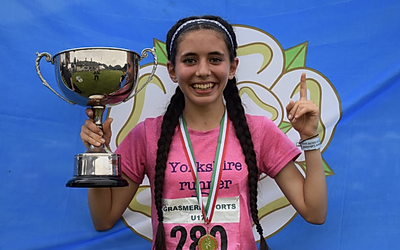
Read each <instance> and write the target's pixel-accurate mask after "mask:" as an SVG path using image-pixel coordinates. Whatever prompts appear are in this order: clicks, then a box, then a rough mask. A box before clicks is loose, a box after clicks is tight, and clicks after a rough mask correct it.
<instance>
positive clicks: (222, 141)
mask: <svg viewBox="0 0 400 250" xmlns="http://www.w3.org/2000/svg"><path fill="white" fill-rule="evenodd" d="M179 125H180V127H179V130H180V136H181V141H182V145H183V146H184V147H183V148H184V152H185V154H186V158H187V160H188V163H189V164H188V165H189V167H190V170H191V173H192V176H193V179H194V181H195V183H196V198H197V201H198V203H199V206H200V209H201V212H202V214H203V218H204V222H205V224H206V227H207V233H206V235H203V236H202V237H201V238H200V239H199V242H198V248H199V250H217V249H218V241H217V239H216V238H215V237H214V236H212V235H211V234H210V233H209V231H208V225H209V224H210V222H211V220H212V217H213V215H214V210H215V205H216V202H217V196H218V190H219V188H218V184H219V183H220V181H221V176H222V162H223V158H224V156H225V150H226V141H227V139H228V137H227V134H228V128H229V127H228V118H227V112H226V109H225V112H224V116H223V117H222V120H221V125H220V129H219V136H218V146H217V151H216V153H215V160H214V167H213V171H212V178H211V187H210V193H209V196H208V198H207V203H206V205H205V206H204V205H203V200H202V195H201V187H200V181H199V176H198V174H197V168H196V160H195V159H194V152H193V148H192V143H191V142H190V137H189V132H188V130H187V126H186V122H185V119H184V118H183V115H182V116H181V117H180V119H179Z"/></svg>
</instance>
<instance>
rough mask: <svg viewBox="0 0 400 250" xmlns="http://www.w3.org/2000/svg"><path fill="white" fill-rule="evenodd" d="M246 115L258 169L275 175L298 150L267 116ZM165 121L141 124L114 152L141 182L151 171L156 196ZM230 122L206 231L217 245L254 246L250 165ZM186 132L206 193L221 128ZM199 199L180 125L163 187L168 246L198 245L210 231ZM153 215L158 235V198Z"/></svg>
mask: <svg viewBox="0 0 400 250" xmlns="http://www.w3.org/2000/svg"><path fill="white" fill-rule="evenodd" d="M246 118H247V122H248V125H249V128H250V132H251V134H252V139H253V143H254V149H255V152H256V156H257V163H258V168H259V171H260V172H263V173H266V174H267V175H269V176H270V177H272V178H274V177H275V176H276V174H277V173H278V172H279V171H280V170H281V169H282V168H283V167H284V166H285V165H286V164H287V163H288V162H290V161H291V160H293V159H295V158H297V157H298V155H299V154H300V151H299V150H298V149H297V147H296V146H295V145H294V144H293V143H292V142H291V141H290V140H289V139H288V138H287V136H286V135H285V134H284V133H282V131H280V130H279V128H277V126H276V125H275V124H274V123H273V122H272V121H270V120H269V119H268V118H266V117H263V116H252V115H246ZM161 123H162V116H160V117H157V118H149V119H146V120H145V121H144V122H141V123H139V124H138V125H137V126H136V127H135V128H134V129H133V130H132V131H131V132H130V133H129V134H128V135H127V136H126V138H125V139H124V141H123V142H122V143H121V145H120V146H119V147H118V149H117V150H116V153H118V154H120V155H121V162H122V170H123V172H124V173H125V174H126V175H127V176H128V177H129V178H131V179H132V180H133V181H134V182H136V183H142V181H143V179H144V176H145V175H147V176H148V178H149V181H150V186H151V193H152V194H153V191H154V174H155V165H156V152H157V141H158V139H159V135H160V130H161ZM228 126H230V128H229V134H228V135H227V136H228V141H227V148H226V155H225V158H224V161H223V171H222V177H221V181H220V184H219V193H218V200H217V205H216V208H215V212H214V216H213V219H212V222H211V224H210V225H209V228H208V230H209V232H210V234H212V235H214V236H215V237H216V238H217V240H218V242H219V248H218V249H222V250H223V249H229V250H232V249H245V250H251V249H256V243H255V240H254V237H253V231H252V218H251V213H250V205H249V202H248V200H249V190H248V182H247V173H248V171H247V165H246V163H245V160H244V155H243V153H242V148H241V146H240V143H239V140H238V139H237V137H236V134H235V129H234V127H233V124H232V122H231V121H229V122H228ZM188 130H189V135H190V140H191V142H192V147H193V151H194V156H195V159H196V164H197V172H198V175H199V180H200V186H201V189H202V194H203V197H208V193H209V189H210V182H211V176H212V168H213V161H214V158H215V152H216V148H217V141H218V134H219V127H218V128H215V129H212V130H210V131H195V130H191V129H190V128H188ZM195 197H196V191H195V181H194V180H193V177H192V174H191V172H190V168H189V165H188V160H187V158H186V156H185V153H184V148H183V145H182V141H181V139H180V136H179V133H178V128H176V132H175V135H174V136H173V138H172V143H171V148H170V153H169V155H168V161H167V167H166V170H165V180H164V191H163V211H164V227H165V232H166V242H167V249H194V248H190V246H191V245H192V246H194V245H195V244H196V242H197V240H198V239H199V238H200V237H201V236H202V235H204V234H205V233H206V230H207V229H206V227H205V224H204V220H203V218H202V216H201V211H200V210H199V207H198V202H197V199H196V198H195ZM151 217H152V225H153V235H155V233H156V230H157V225H158V221H157V211H156V209H155V205H154V200H153V201H152V208H151ZM179 246H180V247H182V248H179Z"/></svg>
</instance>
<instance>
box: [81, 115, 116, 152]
mask: <svg viewBox="0 0 400 250" xmlns="http://www.w3.org/2000/svg"><path fill="white" fill-rule="evenodd" d="M85 112H86V115H87V116H88V117H89V119H87V120H85V124H84V125H83V126H82V127H81V134H80V135H81V139H82V142H83V144H84V145H85V147H86V148H89V147H90V145H93V146H96V147H99V146H101V145H102V144H104V145H105V146H106V147H107V148H109V145H110V139H111V122H112V121H113V120H112V118H107V119H106V120H105V121H104V123H103V130H101V129H100V128H99V127H97V125H96V124H94V122H93V111H92V110H91V109H90V108H87V109H86V110H85Z"/></svg>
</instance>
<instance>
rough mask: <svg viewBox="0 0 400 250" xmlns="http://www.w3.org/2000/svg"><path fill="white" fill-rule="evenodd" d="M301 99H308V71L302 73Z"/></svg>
mask: <svg viewBox="0 0 400 250" xmlns="http://www.w3.org/2000/svg"><path fill="white" fill-rule="evenodd" d="M300 100H307V85H306V73H303V74H301V78H300Z"/></svg>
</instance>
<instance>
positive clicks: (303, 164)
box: [296, 158, 335, 176]
mask: <svg viewBox="0 0 400 250" xmlns="http://www.w3.org/2000/svg"><path fill="white" fill-rule="evenodd" d="M296 163H297V164H299V166H300V167H301V168H302V169H303V170H304V171H306V162H305V161H297V162H296ZM322 165H323V166H324V171H325V176H331V175H334V174H335V173H334V172H333V170H332V169H331V168H330V167H329V165H328V163H326V161H325V159H324V158H322Z"/></svg>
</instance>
